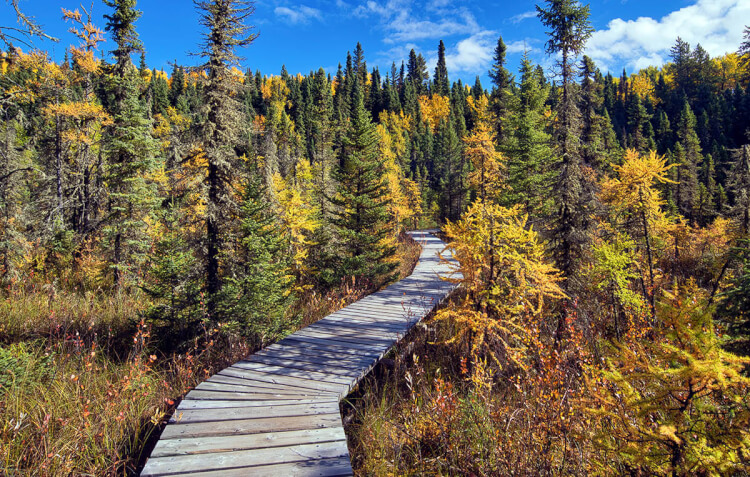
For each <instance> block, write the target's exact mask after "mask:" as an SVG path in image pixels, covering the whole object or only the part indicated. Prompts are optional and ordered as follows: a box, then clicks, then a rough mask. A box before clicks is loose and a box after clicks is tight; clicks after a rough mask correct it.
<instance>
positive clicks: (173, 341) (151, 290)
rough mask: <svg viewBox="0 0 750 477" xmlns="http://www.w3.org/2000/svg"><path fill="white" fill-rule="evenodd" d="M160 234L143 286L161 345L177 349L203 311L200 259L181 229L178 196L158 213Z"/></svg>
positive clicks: (196, 323)
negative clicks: (198, 267) (201, 304)
mask: <svg viewBox="0 0 750 477" xmlns="http://www.w3.org/2000/svg"><path fill="white" fill-rule="evenodd" d="M158 218H159V224H160V238H159V239H158V240H156V242H155V243H154V249H153V252H152V253H150V254H149V255H148V260H147V262H146V266H145V270H146V274H145V277H146V278H145V280H144V281H143V282H142V284H141V288H142V289H143V290H144V291H145V292H146V293H147V294H148V295H149V296H150V297H151V298H152V299H153V300H154V304H153V305H151V307H150V308H149V310H148V312H147V317H148V319H149V322H150V323H151V324H152V325H153V326H154V328H155V331H156V333H155V335H156V336H157V337H158V339H159V340H160V345H159V347H160V348H161V349H165V350H169V349H175V348H177V347H178V346H180V345H181V344H183V343H185V342H187V341H188V340H190V339H191V338H193V337H194V335H195V333H196V331H197V330H198V329H199V327H198V323H199V322H200V319H201V318H202V314H201V306H200V300H201V293H200V292H201V285H200V284H201V280H200V277H199V276H197V274H196V268H197V264H198V261H197V259H196V257H195V253H194V250H193V248H192V247H191V246H190V244H189V243H188V241H187V240H185V238H184V236H183V233H182V230H181V229H180V219H181V217H180V208H179V204H178V202H177V200H176V199H175V197H172V198H171V199H170V200H169V201H168V202H167V205H166V207H165V208H164V209H163V210H162V211H160V213H159V214H158Z"/></svg>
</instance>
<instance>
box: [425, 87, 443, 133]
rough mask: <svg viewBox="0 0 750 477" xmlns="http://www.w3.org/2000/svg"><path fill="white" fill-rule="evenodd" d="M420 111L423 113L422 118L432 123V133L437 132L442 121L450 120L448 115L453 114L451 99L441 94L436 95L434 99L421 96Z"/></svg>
mask: <svg viewBox="0 0 750 477" xmlns="http://www.w3.org/2000/svg"><path fill="white" fill-rule="evenodd" d="M419 110H420V111H422V116H423V117H424V118H425V120H427V122H429V123H430V127H431V128H432V132H435V130H436V129H437V127H438V126H439V125H440V121H443V120H447V119H448V115H449V114H450V112H451V102H450V98H448V97H447V96H440V95H439V94H435V95H433V96H432V97H429V96H424V95H423V96H420V97H419Z"/></svg>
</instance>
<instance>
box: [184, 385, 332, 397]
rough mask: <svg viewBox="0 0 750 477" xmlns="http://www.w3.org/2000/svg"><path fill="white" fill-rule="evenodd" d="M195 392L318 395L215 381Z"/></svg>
mask: <svg viewBox="0 0 750 477" xmlns="http://www.w3.org/2000/svg"><path fill="white" fill-rule="evenodd" d="M195 390H196V391H214V392H229V393H239V394H274V395H279V396H303V395H308V396H318V393H316V392H311V393H305V392H304V391H302V390H300V389H297V390H296V391H292V390H287V389H284V390H275V389H273V388H266V387H260V386H257V387H256V386H238V385H236V384H225V383H217V382H216V381H204V382H202V383H200V384H199V385H198V386H196V387H195Z"/></svg>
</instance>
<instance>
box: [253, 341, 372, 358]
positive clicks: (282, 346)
mask: <svg viewBox="0 0 750 477" xmlns="http://www.w3.org/2000/svg"><path fill="white" fill-rule="evenodd" d="M266 349H268V350H274V349H277V350H279V351H281V350H286V349H297V350H300V352H309V353H320V354H324V353H328V354H330V355H331V356H342V357H344V356H360V357H365V356H376V355H377V353H374V352H373V351H372V350H362V349H354V348H350V347H348V346H346V347H342V346H336V345H320V344H316V343H310V342H307V341H298V340H295V339H294V338H290V340H289V342H282V341H279V342H278V343H275V344H272V345H270V346H268V347H267V348H266Z"/></svg>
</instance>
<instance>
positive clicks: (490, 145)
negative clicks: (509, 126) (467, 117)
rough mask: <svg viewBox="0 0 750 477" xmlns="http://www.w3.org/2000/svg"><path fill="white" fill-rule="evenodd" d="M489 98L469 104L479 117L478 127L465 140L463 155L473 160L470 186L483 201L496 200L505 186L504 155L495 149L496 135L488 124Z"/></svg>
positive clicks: (481, 98)
mask: <svg viewBox="0 0 750 477" xmlns="http://www.w3.org/2000/svg"><path fill="white" fill-rule="evenodd" d="M487 104H488V103H487V98H485V97H484V96H482V97H480V98H479V100H478V101H476V102H474V101H472V102H470V105H471V106H472V108H474V113H475V114H476V116H477V125H476V126H475V128H474V130H473V131H472V132H471V133H470V134H469V135H468V136H466V137H464V139H463V141H464V144H465V145H466V148H465V149H464V155H465V156H466V157H467V158H468V159H469V161H471V163H472V165H473V166H474V171H473V172H471V174H469V183H470V184H471V185H472V186H473V187H474V188H475V189H476V190H477V192H478V193H479V197H480V198H482V199H493V198H497V197H498V196H499V195H500V193H501V192H502V190H503V188H504V187H505V186H504V177H503V176H504V172H505V164H504V158H503V155H502V154H501V153H499V152H498V151H497V150H496V149H495V135H494V132H493V130H492V127H491V126H490V122H489V111H488V106H487Z"/></svg>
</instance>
